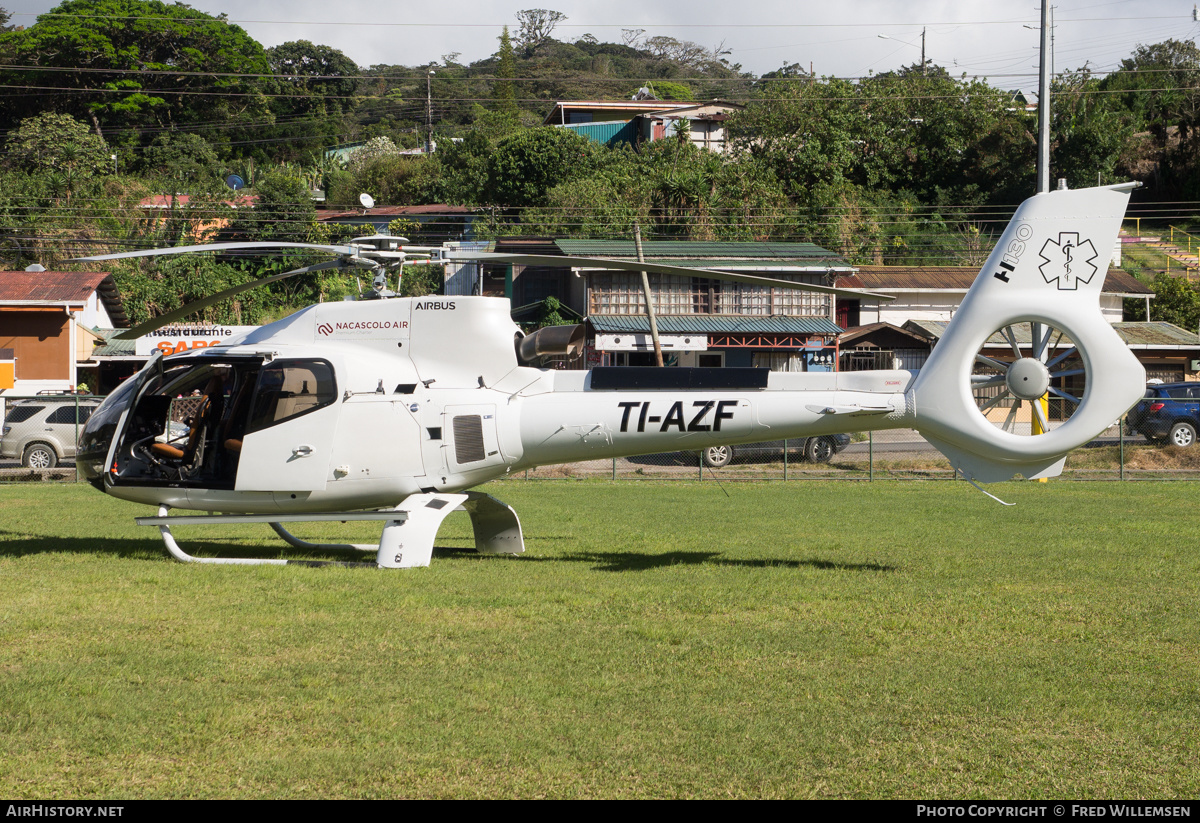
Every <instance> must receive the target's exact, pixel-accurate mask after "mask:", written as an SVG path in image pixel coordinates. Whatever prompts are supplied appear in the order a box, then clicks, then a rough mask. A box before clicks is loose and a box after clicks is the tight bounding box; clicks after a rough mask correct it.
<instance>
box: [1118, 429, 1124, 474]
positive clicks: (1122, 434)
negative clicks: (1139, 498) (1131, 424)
mask: <svg viewBox="0 0 1200 823" xmlns="http://www.w3.org/2000/svg"><path fill="white" fill-rule="evenodd" d="M1119 425H1120V426H1121V479H1122V480H1124V479H1125V417H1124V416H1122V417H1121V422H1120V424H1119Z"/></svg>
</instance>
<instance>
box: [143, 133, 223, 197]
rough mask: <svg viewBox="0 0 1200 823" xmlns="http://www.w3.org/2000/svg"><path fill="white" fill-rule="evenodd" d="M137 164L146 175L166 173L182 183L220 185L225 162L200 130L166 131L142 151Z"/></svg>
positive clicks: (178, 182)
mask: <svg viewBox="0 0 1200 823" xmlns="http://www.w3.org/2000/svg"><path fill="white" fill-rule="evenodd" d="M136 168H137V169H138V170H139V171H140V172H141V173H142V174H144V175H146V176H153V177H165V178H167V179H169V180H172V181H174V182H175V183H176V185H177V186H179V184H181V183H182V184H193V185H194V184H199V185H200V186H201V187H207V186H213V185H219V184H220V182H221V166H220V161H218V160H217V153H216V152H215V151H213V148H212V146H210V145H209V143H208V141H207V140H205V139H204V138H203V137H201V136H200V135H198V134H188V133H187V132H164V133H163V134H160V135H158V136H157V137H155V138H154V139H153V140H152V141H150V145H149V146H147V147H146V148H145V149H144V150H143V151H142V157H141V161H140V162H139V163H137V165H136Z"/></svg>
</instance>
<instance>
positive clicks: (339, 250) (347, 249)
mask: <svg viewBox="0 0 1200 823" xmlns="http://www.w3.org/2000/svg"><path fill="white" fill-rule="evenodd" d="M232 249H314V250H316V251H324V252H329V253H330V254H354V253H355V252H356V251H358V249H357V248H356V247H355V246H324V245H321V244H320V243H284V242H280V241H273V240H248V241H246V242H245V243H204V244H202V245H199V246H175V247H174V248H170V249H145V250H143V251H123V252H119V253H117V254H97V255H93V256H92V257H76V258H74V259H75V260H82V261H87V262H92V261H96V260H125V259H128V258H131V257H160V256H163V255H168V254H191V253H192V252H198V251H227V250H232Z"/></svg>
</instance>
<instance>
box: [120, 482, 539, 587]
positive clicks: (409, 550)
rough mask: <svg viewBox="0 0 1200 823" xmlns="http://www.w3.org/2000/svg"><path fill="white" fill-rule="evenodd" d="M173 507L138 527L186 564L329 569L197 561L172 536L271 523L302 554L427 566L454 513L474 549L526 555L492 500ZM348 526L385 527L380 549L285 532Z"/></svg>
mask: <svg viewBox="0 0 1200 823" xmlns="http://www.w3.org/2000/svg"><path fill="white" fill-rule="evenodd" d="M170 511H171V507H170V506H159V507H158V516H157V517H138V518H136V522H137V524H138V525H139V526H158V530H159V533H160V534H161V535H162V538H163V543H165V544H166V546H167V551H168V552H170V554H171V556H172V557H174V558H175V559H176V560H179V561H180V562H183V563H211V564H218V565H226V566H286V565H288V564H293V565H295V564H300V565H314V564H321V565H324V562H323V561H311V560H286V559H282V558H256V557H230V558H226V557H193V556H192V555H190V554H188V553H187V552H185V551H184V550H183V549H181V548H180V547H179V544H178V543H177V542H176V541H175V536H174V535H173V534H171V526H172V525H180V524H183V525H188V526H199V525H205V524H220V525H232V524H235V523H268V524H270V526H271V528H272V529H274V530H275V533H276V534H278V535H279V536H280V537H281V538H283V540H284V541H286V542H287V543H288V544H289V545H291V546H294V547H295V548H298V549H308V550H318V551H353V552H372V551H373V552H375V553H376V555H375V562H374V563H365V564H357V563H356V564H344V563H336V564H333V565H373V566H378V567H379V568H383V569H411V568H416V567H419V566H428V565H429V561H430V559H431V558H432V556H433V541H434V539H435V538H436V537H437V533H438V529H439V528H441V525H442V521H443V520H445V519H446V516H447V515H449V514H450V513H451V512H455V511H465V512H467V514H468V515H470V517H471V528H472V529H473V530H474V532H475V549H476V551H478V552H480V553H482V554H521V553H522V552H524V551H525V538H524V535H523V534H522V533H521V521H520V520H519V519H518V518H517V513H516V512H514V511H513V510H512V507H511V506H508V505H505V504H504V503H501V502H500V501H499V500H497V499H496V498H494V497H492V496H491V495H490V494H483V493H482V492H465V493H462V494H414V495H412V496H410V497H407V498H405V499H404V501H403V502H402V503H401V504H400V505H398V506H396V508H394V509H387V510H384V511H373V512H321V513H319V514H317V513H311V514H208V515H195V516H189V515H184V516H180V517H171V516H169V514H168V513H169V512H170ZM346 520H378V521H383V522H384V527H383V534H382V535H381V536H380V538H379V544H378V545H374V544H364V543H310V542H308V541H307V540H301V539H300V538H298V537H296V536H295V535H293V534H292V533H291V532H289V531H288V530H287V529H285V528H284V527H283V525H282V524H283V523H299V522H321V521H324V522H328V521H346Z"/></svg>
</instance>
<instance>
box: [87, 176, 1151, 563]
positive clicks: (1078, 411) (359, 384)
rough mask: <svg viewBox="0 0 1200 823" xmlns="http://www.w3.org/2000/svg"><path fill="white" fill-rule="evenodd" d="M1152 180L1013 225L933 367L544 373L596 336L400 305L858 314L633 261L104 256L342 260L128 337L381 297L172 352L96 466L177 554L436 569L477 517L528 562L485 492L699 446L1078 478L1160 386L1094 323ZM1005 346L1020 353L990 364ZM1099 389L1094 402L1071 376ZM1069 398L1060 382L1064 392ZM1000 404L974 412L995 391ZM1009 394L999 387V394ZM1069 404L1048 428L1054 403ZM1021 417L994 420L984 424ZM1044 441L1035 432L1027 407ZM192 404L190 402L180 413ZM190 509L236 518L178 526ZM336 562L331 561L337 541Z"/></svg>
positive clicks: (1074, 200)
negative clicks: (584, 279)
mask: <svg viewBox="0 0 1200 823" xmlns="http://www.w3.org/2000/svg"><path fill="white" fill-rule="evenodd" d="M1135 185H1136V184H1126V185H1118V186H1108V187H1101V188H1091V189H1080V190H1075V191H1065V190H1060V191H1053V192H1047V193H1043V194H1038V195H1035V196H1034V197H1032V198H1030V199H1029V200H1027V201H1025V202H1024V203H1023V204H1022V205H1021V206H1020V207H1019V208H1018V209H1017V211H1016V213H1015V214H1014V216H1013V218H1012V220H1011V222H1010V223H1009V224H1008V227H1007V228H1006V229H1005V231H1004V233H1003V234H1002V235H1001V237H1000V240H999V242H998V243H997V245H996V247H995V249H994V250H993V251H992V253H991V256H990V257H989V258H988V260H987V263H986V265H985V266H984V267H983V269H982V271H981V272H980V274H979V276H978V277H977V278H976V280H975V283H974V285H973V286H972V287H971V289H970V291H969V292H968V294H967V296H966V298H965V299H964V300H963V303H962V305H961V308H960V309H959V310H958V312H957V313H956V314H955V316H954V319H953V321H952V322H951V323H950V325H949V327H948V328H947V330H946V333H945V335H944V336H943V337H942V339H941V340H940V341H939V342H938V344H937V346H936V347H935V348H934V350H933V352H932V354H931V356H930V357H929V359H928V361H927V362H926V363H925V365H924V367H923V368H921V369H920V371H919V372H914V371H900V370H892V371H866V372H830V373H782V372H769V371H767V370H764V369H734V368H730V369H684V368H671V369H636V368H593V369H590V370H587V371H582V370H578V371H569V370H568V371H563V370H552V369H543V368H539V367H538V365H539V363H541V362H542V358H543V356H545V355H546V354H548V353H572V352H574V351H577V350H578V349H579V347H580V345H581V343H582V337H583V329H582V327H565V328H563V327H560V328H550V329H543V330H541V331H539V332H536V333H534V334H531V335H528V336H526V335H524V334H523V333H522V332H521V330H520V329H519V328H518V327H517V326H516V325H515V324H514V323H513V321H512V319H511V316H510V306H509V302H508V300H506V299H503V298H494V297H460V296H453V297H451V296H434V297H420V298H402V297H397V296H395V295H394V294H392V292H390V291H389V289H388V277H389V271H394V270H395V269H396V268H397V267H402V266H403V264H404V262H405V260H406V259H408V260H409V261H410V262H417V260H418V258H419V259H420V260H433V261H435V262H440V261H460V260H461V261H467V260H471V261H484V262H486V261H500V262H508V263H518V264H532V265H559V266H561V265H570V266H572V267H581V268H588V267H594V268H596V269H603V270H610V271H611V270H613V269H624V270H629V271H649V272H651V273H664V274H675V275H682V276H686V277H711V278H715V279H724V280H734V281H738V282H743V283H749V284H754V285H763V286H771V287H776V288H778V287H786V288H799V289H805V290H813V291H821V292H826V293H834V294H846V295H848V296H852V297H861V296H863V295H862V293H860V292H854V293H847V292H841V291H840V290H838V289H831V288H827V287H821V286H814V285H807V284H798V283H790V282H785V281H778V280H772V279H768V278H758V277H752V276H748V275H735V274H728V273H724V272H716V271H710V270H705V269H683V268H676V267H672V266H664V265H659V264H654V263H641V262H637V261H632V260H630V261H620V260H618V261H614V260H590V259H581V258H557V257H550V258H546V257H538V256H530V255H494V254H479V253H466V252H454V251H448V250H444V249H441V248H429V247H424V248H415V247H412V246H399V245H398V241H397V239H396V238H382V237H373V238H362V239H360V240H358V241H354V242H352V243H350V244H348V245H345V246H313V245H308V244H287V243H260V244H245V243H243V244H214V245H209V246H197V247H188V248H175V249H166V250H156V251H144V252H130V253H126V254H115V255H106V256H102V257H93V258H88V259H90V260H107V259H114V258H119V257H136V256H149V255H157V254H179V253H188V252H192V251H206V250H213V249H223V248H232V247H237V248H246V247H248V246H249V247H253V246H261V247H269V248H272V249H279V248H287V247H302V248H308V249H313V248H315V249H319V250H322V251H325V252H328V253H330V254H331V255H333V256H334V259H332V260H331V261H329V262H326V263H320V264H317V265H314V266H306V267H304V268H302V269H298V270H296V271H294V272H288V273H285V274H279V275H274V276H272V277H268V278H263V279H262V280H259V281H256V282H255V283H249V284H245V285H244V286H241V287H238V288H236V289H230V290H228V291H225V292H222V293H220V294H216V295H213V296H211V297H209V298H206V299H205V300H203V301H200V302H198V303H194V304H192V305H190V306H186V307H184V308H183V309H181V310H179V311H178V312H173V313H171V314H168V315H163V316H161V317H159V318H156V319H155V320H154V321H151V322H150V323H147V324H143V325H142V326H140V327H138V328H136V329H132V330H130V331H129V332H126V333H125V336H137V335H139V334H144V333H146V332H147V331H150V330H151V329H153V328H157V327H159V326H162V325H165V324H167V323H169V322H173V321H175V320H177V319H180V318H181V317H184V316H186V315H188V314H190V313H193V312H195V311H199V310H200V309H202V308H205V307H206V306H208V305H212V304H213V303H215V302H217V301H219V300H222V299H226V298H228V297H230V296H232V295H233V294H236V293H237V292H239V291H242V290H245V289H247V288H251V287H253V286H256V285H261V284H263V283H267V282H271V281H273V280H277V279H281V278H283V277H288V276H291V275H294V274H298V273H302V272H310V271H316V270H320V269H333V268H338V269H345V268H361V269H366V270H368V271H369V272H370V273H372V274H373V275H374V291H373V293H372V297H374V298H376V299H360V300H357V301H353V302H338V303H322V304H318V305H314V306H309V307H308V308H306V309H303V310H301V311H298V312H296V313H295V314H293V315H291V316H289V317H286V318H284V319H282V320H279V321H277V322H275V323H271V324H270V325H266V326H262V327H261V328H258V329H256V330H254V331H251V332H248V333H246V334H244V335H242V336H241V337H238V338H235V339H232V340H230V341H229V342H227V343H225V344H222V345H217V346H211V347H209V348H205V349H200V350H198V351H194V352H188V353H184V354H178V355H173V356H171V357H169V358H165V359H164V358H162V357H161V356H156V357H155V358H154V359H152V360H151V362H150V363H149V364H148V365H147V366H146V367H145V368H144V369H142V371H140V372H139V373H138V374H137V375H135V376H133V377H131V378H130V379H128V380H127V381H125V383H123V384H122V385H121V386H120V387H119V388H118V389H117V390H116V391H115V392H113V393H112V394H111V395H110V396H109V397H108V399H107V400H105V402H104V403H103V404H102V405H101V406H100V408H99V409H97V411H96V412H95V413H94V414H93V415H92V417H91V419H90V420H89V421H88V424H87V426H86V429H85V431H84V433H83V435H82V439H81V443H80V448H79V456H78V460H77V463H78V468H79V471H80V472H81V473H82V474H83V476H85V477H86V478H87V479H88V480H90V481H91V483H92V484H93V485H95V486H96V488H98V489H100V490H102V491H104V492H106V493H108V494H111V495H113V496H115V497H120V498H123V499H126V500H133V501H137V502H141V503H147V504H151V505H155V506H158V507H159V511H158V516H157V517H148V518H140V519H139V521H138V522H140V523H143V524H148V525H157V526H158V527H159V528H160V530H161V532H162V535H163V538H164V540H165V541H166V543H167V546H168V549H169V550H170V551H171V553H172V554H173V555H174V556H175V557H177V558H178V559H181V560H192V561H196V562H206V563H286V562H289V561H286V560H281V559H245V558H238V559H228V558H195V557H192V556H190V555H188V554H187V553H185V552H184V551H183V550H182V549H181V548H180V547H179V546H178V544H177V543H176V542H175V540H174V538H173V537H172V535H171V531H170V529H171V524H172V523H178V522H187V523H200V522H209V521H213V522H221V523H238V522H247V521H249V522H263V523H270V524H272V526H273V527H274V528H275V530H276V531H277V532H278V533H279V535H280V536H281V537H282V538H283V539H284V540H286V541H288V542H289V543H291V544H292V545H294V546H297V547H302V548H312V547H313V544H309V543H306V542H305V541H303V540H299V539H298V538H296V537H294V536H293V535H292V534H291V533H290V532H289V531H288V530H287V528H286V527H285V526H284V524H286V523H290V522H294V521H312V520H355V519H359V520H378V521H381V522H383V524H384V527H383V533H382V536H381V538H380V541H379V543H378V545H375V544H371V545H367V546H362V545H359V546H339V547H336V548H345V549H358V550H361V551H369V552H373V553H374V554H375V562H376V563H377V564H378V565H379V566H381V567H386V568H403V567H412V566H424V565H428V563H429V560H430V556H431V553H432V550H433V542H434V538H435V536H436V534H437V530H438V527H439V526H440V524H441V522H442V520H443V519H444V518H445V516H446V515H447V514H448V513H449V512H451V511H455V510H458V509H459V508H460V507H461V508H462V509H465V510H466V511H467V512H468V513H469V514H470V516H471V520H472V525H473V528H474V532H475V541H476V547H477V549H478V550H479V551H483V552H494V553H511V554H517V553H520V552H522V551H524V542H523V538H522V534H521V526H520V521H519V520H518V518H517V516H516V513H515V512H513V510H512V509H511V508H509V507H508V506H506V505H505V504H504V503H501V502H500V501H498V500H496V499H495V498H494V497H492V496H490V495H487V494H483V493H480V492H476V491H470V489H472V488H473V487H475V486H478V485H480V484H481V483H485V482H487V481H489V480H493V479H496V478H499V477H504V476H505V475H507V474H510V473H512V472H515V471H521V470H524V469H528V468H531V467H534V466H539V465H545V464H555V463H567V462H572V461H578V460H585V459H594V458H609V457H621V456H629V455H638V454H648V453H654V452H664V451H674V450H680V449H686V450H695V451H699V450H701V449H704V448H706V447H708V446H715V445H729V444H739V443H751V442H755V441H761V440H779V439H783V438H807V437H813V436H819V435H828V434H834V433H838V432H853V431H870V430H878V429H889V428H914V429H916V430H917V431H919V432H920V433H921V434H922V435H923V436H924V437H925V438H926V439H927V440H929V442H930V443H932V444H933V445H935V446H936V447H937V448H938V449H940V450H941V451H942V452H943V453H944V454H945V455H946V457H947V458H949V460H950V463H951V464H952V465H953V466H954V468H955V469H956V470H957V471H958V472H960V473H961V474H962V475H963V476H964V477H965V478H967V479H968V480H971V481H973V482H983V483H987V482H993V481H999V480H1007V479H1009V478H1011V477H1013V476H1014V475H1017V474H1019V475H1022V476H1023V477H1025V478H1030V479H1032V478H1042V477H1050V476H1054V475H1057V474H1058V473H1059V472H1060V471H1061V470H1062V465H1063V460H1064V459H1065V457H1066V455H1067V453H1068V452H1070V451H1071V450H1072V449H1075V448H1077V447H1079V446H1081V445H1083V444H1084V443H1086V442H1088V441H1089V440H1091V439H1093V438H1094V437H1095V436H1097V435H1098V434H1099V433H1100V432H1102V431H1103V430H1104V429H1105V428H1107V427H1108V426H1109V425H1111V424H1112V421H1113V420H1116V419H1118V418H1119V417H1120V416H1121V415H1122V414H1123V413H1124V412H1125V411H1127V410H1128V409H1129V408H1130V407H1131V406H1132V405H1133V404H1134V403H1135V402H1137V400H1138V398H1139V397H1141V395H1142V393H1143V391H1144V388H1145V372H1144V370H1143V369H1142V366H1141V364H1140V363H1138V361H1137V359H1136V358H1135V357H1134V356H1133V354H1132V353H1131V352H1130V351H1129V349H1128V347H1127V346H1126V345H1125V344H1124V343H1123V342H1122V340H1121V339H1120V337H1118V335H1117V333H1116V332H1115V331H1114V330H1113V328H1112V327H1111V326H1110V325H1109V324H1108V323H1107V322H1106V321H1105V320H1104V319H1103V317H1102V315H1101V313H1100V308H1099V296H1100V290H1101V287H1102V285H1103V281H1104V278H1105V274H1106V272H1107V268H1108V264H1107V260H1108V250H1109V249H1111V248H1112V247H1113V245H1114V243H1115V241H1116V238H1117V233H1118V230H1119V228H1120V223H1121V220H1122V217H1123V215H1124V213H1125V207H1126V205H1127V203H1128V199H1129V193H1130V192H1131V191H1132V189H1133V188H1134V186H1135ZM997 333H1000V334H1001V335H1003V338H1004V339H1005V340H1006V341H1007V342H1006V346H1007V347H1010V348H1011V350H1012V352H1011V353H1012V359H1011V360H1009V359H1007V357H1006V358H1005V359H994V358H991V357H987V356H985V355H983V354H982V353H981V349H982V348H983V347H984V345H985V343H987V341H988V340H989V338H991V337H992V336H993V335H995V334H997ZM1081 374H1082V375H1084V376H1085V378H1084V379H1085V383H1084V384H1085V386H1086V389H1085V391H1084V392H1083V393H1082V396H1078V397H1077V396H1073V395H1071V394H1069V393H1068V392H1067V391H1065V390H1064V389H1063V388H1061V386H1062V385H1063V383H1062V380H1061V378H1065V377H1069V376H1076V375H1081ZM1056 382H1057V383H1058V385H1057V386H1056V385H1055V383H1056ZM981 388H989V389H992V390H994V396H993V397H992V399H990V400H988V401H986V402H980V401H977V400H976V395H977V393H979V389H981ZM984 393H986V394H992V393H993V392H984ZM1048 394H1049V395H1055V396H1058V397H1061V398H1063V399H1064V401H1066V402H1069V403H1071V404H1072V406H1073V407H1074V411H1073V413H1072V414H1071V415H1070V417H1069V419H1067V420H1066V421H1065V422H1064V423H1062V424H1061V425H1059V426H1057V427H1054V428H1051V427H1050V426H1049V425H1048V423H1047V421H1046V420H1045V414H1044V412H1043V410H1042V403H1041V402H1040V398H1042V397H1044V396H1046V395H1048ZM1004 401H1008V402H1010V403H1011V410H1010V411H1009V413H1008V417H1007V420H1006V423H1007V425H1003V426H997V425H996V424H995V423H993V422H992V421H991V420H989V418H988V412H989V411H990V412H991V414H992V415H996V414H997V407H998V406H999V404H1000V403H1002V402H1004ZM1026 403H1027V404H1028V406H1029V409H1030V410H1029V413H1030V415H1032V417H1033V418H1034V419H1036V420H1037V421H1038V422H1039V423H1040V424H1041V425H1040V427H1039V428H1040V430H1041V431H1042V432H1044V433H1041V434H1036V435H1022V434H1018V433H1016V430H1015V429H1016V427H1015V426H1014V425H1012V422H1013V419H1014V415H1016V414H1017V410H1018V408H1022V407H1023V405H1024V404H1026ZM182 404H190V405H188V406H187V408H183V407H182ZM171 509H194V510H200V511H205V512H221V513H222V514H219V515H207V516H205V515H194V516H184V517H176V516H171V515H170V514H169V512H170V510H171ZM322 548H335V547H334V546H329V545H323V546H322Z"/></svg>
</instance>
